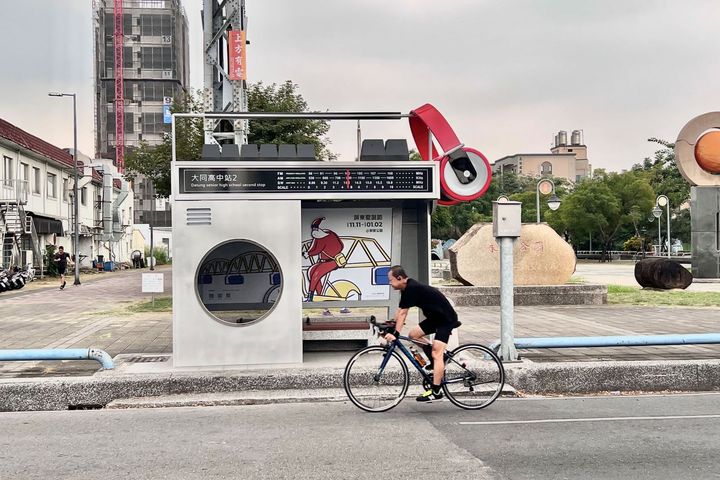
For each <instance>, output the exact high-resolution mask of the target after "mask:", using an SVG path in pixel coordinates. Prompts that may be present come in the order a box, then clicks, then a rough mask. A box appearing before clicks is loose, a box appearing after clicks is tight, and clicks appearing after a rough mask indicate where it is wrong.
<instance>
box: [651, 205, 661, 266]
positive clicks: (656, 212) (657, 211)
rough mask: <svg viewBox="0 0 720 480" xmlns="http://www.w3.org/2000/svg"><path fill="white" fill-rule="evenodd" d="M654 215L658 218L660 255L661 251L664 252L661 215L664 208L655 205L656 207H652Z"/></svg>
mask: <svg viewBox="0 0 720 480" xmlns="http://www.w3.org/2000/svg"><path fill="white" fill-rule="evenodd" d="M652 214H653V217H655V218H657V221H658V255H660V252H662V243H661V242H662V240H661V239H660V215H662V209H660V207H658V206H657V205H655V207H654V208H653V209H652Z"/></svg>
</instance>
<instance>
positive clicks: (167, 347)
mask: <svg viewBox="0 0 720 480" xmlns="http://www.w3.org/2000/svg"><path fill="white" fill-rule="evenodd" d="M142 273H148V270H147V269H141V270H126V271H121V272H107V273H104V274H101V275H88V276H87V278H81V281H82V282H83V284H82V285H80V286H77V287H75V286H72V285H68V286H67V287H66V288H65V290H63V291H60V290H58V288H57V286H56V285H55V284H52V286H48V287H46V288H36V289H33V290H30V289H28V290H27V291H23V290H24V289H23V290H20V291H18V292H16V293H15V292H13V293H7V292H6V293H3V294H0V305H2V312H3V315H2V316H1V317H0V349H15V348H88V347H94V348H99V349H102V350H105V351H106V352H107V353H109V354H110V355H111V356H112V357H115V356H117V355H122V357H119V358H118V359H117V360H123V359H125V360H127V359H128V358H129V357H133V356H134V357H142V356H145V357H146V359H147V357H154V358H151V360H155V361H156V362H157V365H152V364H150V363H144V362H140V363H135V364H127V363H125V362H124V361H119V362H118V368H117V370H115V371H108V372H102V374H100V375H96V376H95V377H87V376H90V375H92V374H94V373H95V372H96V371H97V370H98V364H97V363H96V362H93V361H64V362H58V361H53V362H50V361H42V362H6V363H4V364H0V390H1V389H2V387H3V386H7V385H15V387H17V386H18V385H20V384H25V385H30V384H29V383H27V382H28V381H30V379H29V378H28V377H43V380H42V381H43V382H46V383H47V382H49V383H53V380H51V379H50V380H49V379H48V377H73V378H75V377H78V376H86V377H84V378H83V379H80V378H78V379H77V380H71V379H69V378H66V380H65V383H66V384H70V383H72V384H75V383H77V382H79V383H80V384H85V383H86V382H88V381H90V380H89V379H97V380H95V381H101V382H106V383H107V382H112V381H113V380H112V379H113V378H124V379H125V381H129V379H132V378H133V375H137V376H138V378H139V377H142V376H145V377H147V375H148V374H150V375H152V372H164V373H163V375H165V374H167V373H168V371H170V370H171V369H170V368H169V367H170V366H171V357H170V355H171V352H172V315H171V313H170V312H163V313H141V314H131V313H129V312H128V311H127V307H128V306H129V305H131V304H133V303H136V302H138V301H143V300H144V301H147V300H149V299H150V298H151V295H150V294H143V293H141V279H142V276H141V275H142ZM156 273H163V274H164V275H165V293H164V294H162V295H158V296H168V295H170V293H171V289H170V287H171V284H172V281H171V276H172V270H171V268H170V267H169V266H161V267H159V268H158V269H157V270H156ZM577 275H578V276H581V277H582V278H583V279H584V280H585V281H587V282H591V281H593V280H594V279H598V278H605V279H608V283H615V284H622V283H621V282H629V281H630V279H631V278H632V277H631V275H632V266H625V265H620V264H610V265H608V264H597V265H583V264H580V265H579V268H578V273H577ZM628 276H630V279H628ZM633 281H634V280H633ZM708 285H709V286H710V287H711V288H715V287H716V286H717V284H698V287H702V286H708ZM458 313H459V315H460V318H461V320H462V321H463V327H462V328H461V330H460V337H459V340H460V342H462V343H468V342H479V343H484V344H489V343H492V342H495V341H497V340H498V338H499V337H500V309H499V307H482V308H480V307H462V308H459V309H458ZM718 319H720V308H685V307H634V306H616V305H604V306H547V307H517V308H516V309H515V336H516V337H549V336H599V335H643V334H669V333H676V334H681V333H713V332H717V331H718V330H719V327H720V325H719V322H718ZM415 321H417V320H415ZM519 353H520V355H521V356H522V357H523V359H525V360H529V361H531V362H532V365H535V367H534V368H538V366H541V365H545V366H546V368H548V369H550V368H552V369H555V370H557V369H560V370H559V371H564V372H567V371H568V370H567V369H572V368H575V366H576V365H580V364H574V363H569V362H604V364H605V365H606V367H608V368H615V367H619V366H621V365H623V367H622V368H630V369H632V368H635V367H634V366H632V364H626V363H619V362H623V361H632V362H636V363H637V362H655V363H657V362H660V363H662V362H668V361H681V362H682V363H683V364H684V365H686V364H687V362H690V364H692V365H694V366H693V367H692V368H699V367H698V365H705V364H715V363H718V362H716V361H715V360H716V359H720V345H680V346H658V347H622V348H586V349H557V350H552V349H547V350H520V351H519ZM350 355H351V352H325V353H323V352H313V353H306V354H305V358H304V363H303V364H302V365H296V366H291V367H287V368H285V367H284V368H278V367H273V368H272V369H271V371H272V373H273V375H274V376H275V377H276V379H281V378H284V377H283V376H288V375H289V376H290V377H292V378H296V375H301V376H302V375H306V376H308V375H311V376H317V375H319V374H320V373H321V372H323V371H324V372H326V373H328V374H331V375H333V376H334V377H337V376H338V375H339V373H341V372H342V368H343V367H344V365H345V363H346V362H347V359H348V358H349V357H350ZM141 359H142V358H141ZM608 361H610V362H608ZM697 361H699V362H697ZM557 362H560V364H558V363H557ZM561 364H566V365H567V368H566V367H562V366H561ZM521 365H525V367H523V368H526V369H527V365H529V364H527V363H525V364H521ZM558 365H560V366H558ZM627 365H631V367H627ZM588 368H589V367H588ZM593 368H595V367H593ZM683 368H684V367H683ZM252 370H253V369H249V368H245V369H236V371H235V373H231V372H220V373H219V372H204V373H200V372H177V371H176V372H174V373H173V374H168V375H166V376H165V377H163V378H165V380H167V381H169V380H168V379H170V378H175V379H177V378H178V377H183V378H187V377H188V376H190V377H192V376H193V375H196V376H197V377H198V378H197V379H198V381H200V379H201V377H206V376H207V375H210V376H212V377H213V378H222V377H223V376H227V375H230V376H232V375H235V374H238V372H239V373H240V374H242V375H241V376H242V377H243V378H245V380H244V381H249V380H248V378H249V377H248V375H250V376H252V375H251V372H252ZM585 371H586V372H587V371H592V369H586V370H585ZM576 375H577V373H576ZM13 377H20V378H13ZM334 377H333V378H334ZM288 378H289V377H288ZM313 378H314V377H313ZM718 378H720V375H718ZM3 379H4V380H3ZM306 380H307V378H306ZM54 381H55V382H56V383H57V382H58V381H61V379H60V380H58V379H55V380H54ZM294 381H295V380H294ZM7 382H10V383H7ZM68 382H69V383H68ZM318 382H319V383H317V384H318V385H322V382H321V381H318ZM190 383H192V382H190ZM301 383H302V382H301ZM719 385H720V383H719V384H718V385H715V386H714V387H713V388H718V386H719ZM326 386H327V385H326ZM163 388H165V387H163ZM188 388H190V387H188ZM274 388H293V387H288V386H287V385H275V387H274ZM190 391H191V390H190ZM199 391H200V390H199ZM186 393H187V392H186ZM0 396H1V395H0Z"/></svg>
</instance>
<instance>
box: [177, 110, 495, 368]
mask: <svg viewBox="0 0 720 480" xmlns="http://www.w3.org/2000/svg"><path fill="white" fill-rule="evenodd" d="M193 116H194V117H207V118H213V119H232V120H236V119H271V120H283V119H311V120H330V121H334V120H355V121H358V122H360V121H369V120H391V119H403V118H408V119H409V121H410V127H411V131H412V136H413V138H414V139H415V143H416V146H417V149H418V151H419V153H420V155H421V156H422V158H423V159H424V160H423V161H410V160H409V151H408V145H407V142H406V141H405V140H404V139H397V140H386V141H384V140H372V139H366V140H364V141H362V142H360V141H359V143H360V145H359V146H358V151H359V155H358V157H359V158H358V159H357V161H352V162H336V161H332V162H322V161H318V160H317V159H316V158H315V151H314V147H313V146H311V145H279V146H278V145H233V144H228V145H205V146H204V148H203V155H202V158H201V159H200V160H192V161H187V160H184V159H182V158H176V157H175V155H176V154H175V148H173V165H172V201H173V229H174V235H173V239H174V246H173V249H174V255H173V264H174V268H173V270H174V272H173V292H174V295H173V363H174V366H175V367H223V366H238V365H250V364H255V365H257V364H290V363H300V362H302V358H303V346H304V344H305V346H306V347H308V348H309V346H310V345H311V344H313V343H314V344H315V346H317V343H318V342H323V343H324V344H327V342H337V341H358V342H367V341H368V340H370V338H369V333H370V330H369V328H368V325H367V323H366V322H365V321H364V320H363V318H362V315H364V314H366V312H368V311H377V310H380V311H383V312H385V314H386V315H387V314H389V312H391V311H393V310H394V308H396V307H397V303H398V300H399V295H398V293H397V292H394V291H393V290H392V289H391V288H390V285H389V281H388V270H389V269H390V267H391V266H392V265H395V264H402V265H404V266H405V267H406V270H407V271H408V273H409V274H410V275H411V276H412V277H414V278H417V279H418V280H420V281H424V282H429V280H430V214H431V213H432V209H433V208H434V206H435V204H436V203H439V204H440V205H453V204H456V203H459V202H462V201H470V200H474V199H476V198H478V197H480V196H481V195H482V194H483V193H484V192H485V191H486V190H487V188H488V186H489V184H490V166H489V164H488V162H487V160H486V159H485V157H484V156H483V155H482V154H481V153H480V152H479V151H477V150H475V149H472V148H468V147H465V146H464V145H463V144H462V143H461V142H460V141H459V139H458V138H457V136H456V135H455V133H454V132H453V130H452V128H451V127H450V125H449V124H448V123H447V121H446V120H445V119H444V118H443V116H442V115H441V114H440V112H438V111H437V110H436V109H435V108H434V107H433V106H431V105H424V106H422V107H420V108H418V109H416V110H413V111H412V112H410V113H409V114H401V113H322V114H316V113H305V114H292V113H286V114H284V113H268V114H265V113H247V114H204V115H192V114H176V115H175V116H174V117H175V119H174V121H173V145H174V144H175V121H178V119H182V118H185V117H193ZM438 148H439V149H440V151H441V152H442V153H439V151H438ZM329 307H337V308H338V309H340V310H339V312H338V313H336V314H330V315H327V313H330V312H329V310H328V308H329ZM340 312H342V313H340ZM323 313H326V315H323ZM379 318H382V314H381V315H380V317H379Z"/></svg>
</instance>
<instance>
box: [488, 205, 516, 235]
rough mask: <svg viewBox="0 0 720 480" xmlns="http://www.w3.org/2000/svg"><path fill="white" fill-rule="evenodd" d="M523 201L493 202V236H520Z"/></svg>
mask: <svg viewBox="0 0 720 480" xmlns="http://www.w3.org/2000/svg"><path fill="white" fill-rule="evenodd" d="M521 205H522V203H521V202H511V201H506V202H493V236H494V237H519V236H520V227H521V225H522V222H521V221H520V212H521V210H520V207H521Z"/></svg>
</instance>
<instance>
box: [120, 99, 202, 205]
mask: <svg viewBox="0 0 720 480" xmlns="http://www.w3.org/2000/svg"><path fill="white" fill-rule="evenodd" d="M202 104H203V102H202V95H201V94H200V92H198V94H197V95H192V93H189V94H186V95H183V96H181V97H179V98H176V99H175V101H174V103H173V105H172V107H171V108H170V111H171V112H173V113H200V112H202V111H203V109H202ZM175 139H176V155H177V158H178V159H179V160H198V159H199V158H200V156H201V154H202V146H203V142H204V134H203V121H202V119H201V118H181V119H177V122H176V124H175ZM171 162H172V138H171V136H170V134H169V133H166V134H165V135H164V136H163V141H162V143H160V144H158V145H149V144H148V143H147V142H145V141H141V142H140V146H139V147H137V148H134V149H132V150H129V151H128V155H127V156H126V157H125V170H126V173H125V178H127V179H128V180H134V179H135V178H136V177H137V175H138V174H140V175H143V176H145V177H146V178H148V179H149V180H151V181H152V182H153V187H154V189H155V194H156V195H157V196H158V197H168V196H170V191H171V189H170V164H171Z"/></svg>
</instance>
